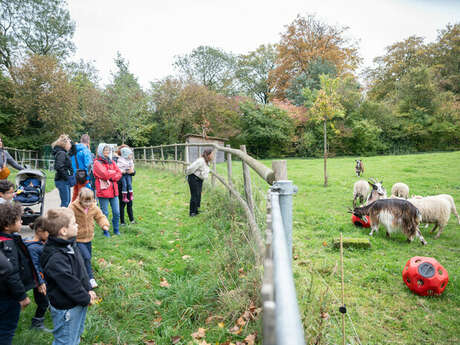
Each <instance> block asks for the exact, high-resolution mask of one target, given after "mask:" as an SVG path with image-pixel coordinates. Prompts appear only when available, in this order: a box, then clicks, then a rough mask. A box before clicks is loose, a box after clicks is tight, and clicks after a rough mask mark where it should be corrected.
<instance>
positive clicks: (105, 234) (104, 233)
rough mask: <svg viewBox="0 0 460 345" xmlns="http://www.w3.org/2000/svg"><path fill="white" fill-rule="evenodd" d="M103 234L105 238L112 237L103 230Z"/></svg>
mask: <svg viewBox="0 0 460 345" xmlns="http://www.w3.org/2000/svg"><path fill="white" fill-rule="evenodd" d="M102 234H103V235H104V236H105V237H110V232H108V231H107V230H102Z"/></svg>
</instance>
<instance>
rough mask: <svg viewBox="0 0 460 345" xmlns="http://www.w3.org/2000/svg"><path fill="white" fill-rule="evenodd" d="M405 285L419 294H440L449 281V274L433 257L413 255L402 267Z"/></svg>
mask: <svg viewBox="0 0 460 345" xmlns="http://www.w3.org/2000/svg"><path fill="white" fill-rule="evenodd" d="M402 277H403V280H404V283H406V285H407V287H408V288H409V289H410V290H412V291H413V292H415V293H416V294H418V295H420V296H432V295H440V294H442V293H443V292H444V290H445V289H446V286H447V282H448V281H449V274H448V273H447V271H446V270H445V268H444V267H442V266H441V264H440V263H439V262H437V261H436V259H434V258H428V257H423V256H414V257H413V258H410V259H409V260H408V261H407V263H406V266H405V267H404V269H403V272H402Z"/></svg>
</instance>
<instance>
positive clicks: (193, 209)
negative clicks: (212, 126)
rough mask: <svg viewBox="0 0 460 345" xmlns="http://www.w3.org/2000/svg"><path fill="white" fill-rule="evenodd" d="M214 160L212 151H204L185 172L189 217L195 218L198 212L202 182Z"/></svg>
mask: <svg viewBox="0 0 460 345" xmlns="http://www.w3.org/2000/svg"><path fill="white" fill-rule="evenodd" d="M213 159H214V151H212V150H210V149H206V150H204V152H203V154H202V155H201V157H200V158H198V159H197V160H195V161H194V162H193V163H192V164H190V165H189V166H188V168H187V170H186V171H185V174H186V175H187V180H188V185H189V186H190V213H189V214H190V217H194V216H196V215H197V214H198V213H200V211H199V210H198V209H199V208H200V203H201V190H202V188H203V180H204V179H205V178H207V177H208V175H209V163H210V162H212V160H213Z"/></svg>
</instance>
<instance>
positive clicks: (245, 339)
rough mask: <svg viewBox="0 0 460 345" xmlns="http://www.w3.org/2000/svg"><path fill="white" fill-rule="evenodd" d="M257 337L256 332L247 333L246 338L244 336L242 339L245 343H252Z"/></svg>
mask: <svg viewBox="0 0 460 345" xmlns="http://www.w3.org/2000/svg"><path fill="white" fill-rule="evenodd" d="M256 338H257V333H253V334H249V335H248V336H247V337H246V338H244V341H245V342H246V344H247V345H254V344H255V342H256Z"/></svg>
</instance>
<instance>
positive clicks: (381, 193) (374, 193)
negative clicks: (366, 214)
mask: <svg viewBox="0 0 460 345" xmlns="http://www.w3.org/2000/svg"><path fill="white" fill-rule="evenodd" d="M369 184H370V185H371V186H372V190H371V193H370V194H369V196H368V197H367V200H366V205H369V204H370V203H372V202H374V201H376V200H379V199H386V198H387V191H386V190H385V188H384V187H383V181H380V182H378V181H376V180H375V179H373V178H371V179H369Z"/></svg>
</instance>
